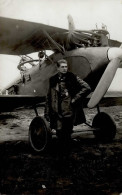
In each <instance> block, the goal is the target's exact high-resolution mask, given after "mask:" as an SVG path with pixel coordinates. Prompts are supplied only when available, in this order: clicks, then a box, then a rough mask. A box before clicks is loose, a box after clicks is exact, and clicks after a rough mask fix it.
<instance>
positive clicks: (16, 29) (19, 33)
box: [0, 17, 68, 55]
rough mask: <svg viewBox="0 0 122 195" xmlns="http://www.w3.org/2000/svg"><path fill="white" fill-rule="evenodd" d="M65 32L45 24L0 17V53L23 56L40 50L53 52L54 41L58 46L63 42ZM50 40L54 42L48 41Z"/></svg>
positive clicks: (55, 45) (55, 47)
mask: <svg viewBox="0 0 122 195" xmlns="http://www.w3.org/2000/svg"><path fill="white" fill-rule="evenodd" d="M67 32H68V30H65V29H61V28H57V27H53V26H49V25H45V24H40V23H34V22H29V21H24V20H17V19H10V18H4V17H0V53H1V54H10V55H25V54H29V53H32V52H37V51H40V50H55V49H57V44H55V41H56V42H57V41H58V44H60V43H62V41H63V42H65V40H66V37H67ZM59 35H60V36H59ZM51 38H52V39H53V40H54V42H52V41H50V39H51Z"/></svg>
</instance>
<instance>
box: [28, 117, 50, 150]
mask: <svg viewBox="0 0 122 195" xmlns="http://www.w3.org/2000/svg"><path fill="white" fill-rule="evenodd" d="M50 138H51V131H50V128H49V124H48V123H47V121H46V120H45V119H44V118H43V117H40V116H37V117H35V118H34V119H33V120H32V122H31V124H30V127H29V141H30V144H31V147H32V148H33V149H34V150H35V151H36V152H41V151H43V150H44V149H45V148H46V146H47V143H48V141H49V139H50Z"/></svg>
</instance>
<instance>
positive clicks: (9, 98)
mask: <svg viewBox="0 0 122 195" xmlns="http://www.w3.org/2000/svg"><path fill="white" fill-rule="evenodd" d="M44 101H45V97H40V96H34V95H0V112H10V111H12V110H14V109H15V108H19V107H23V106H32V107H33V106H35V105H36V104H38V103H41V102H44Z"/></svg>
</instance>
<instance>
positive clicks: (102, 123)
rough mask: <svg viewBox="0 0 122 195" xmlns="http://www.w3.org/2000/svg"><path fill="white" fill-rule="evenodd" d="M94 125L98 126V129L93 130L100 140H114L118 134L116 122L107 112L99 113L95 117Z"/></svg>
mask: <svg viewBox="0 0 122 195" xmlns="http://www.w3.org/2000/svg"><path fill="white" fill-rule="evenodd" d="M92 126H93V127H95V128H98V129H97V130H96V131H93V134H94V135H95V137H96V138H97V139H98V140H101V141H112V140H113V138H114V137H115V135H116V124H115V122H114V121H113V119H112V118H111V116H110V115H108V114H107V113H104V112H100V113H98V114H97V115H96V116H95V117H94V119H93V123H92Z"/></svg>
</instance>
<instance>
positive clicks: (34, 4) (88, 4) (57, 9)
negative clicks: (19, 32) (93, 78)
mask: <svg viewBox="0 0 122 195" xmlns="http://www.w3.org/2000/svg"><path fill="white" fill-rule="evenodd" d="M69 14H70V15H72V17H73V20H74V23H75V28H76V29H80V30H84V29H85V30H90V29H94V28H96V24H97V26H98V28H101V26H102V23H103V24H105V25H106V26H107V29H108V31H109V32H110V38H111V39H114V40H118V41H120V42H122V23H121V19H122V0H102V1H101V0H75V1H74V0H0V16H2V17H10V18H15V19H21V20H26V21H32V22H38V23H43V24H47V25H51V26H57V27H60V28H65V29H67V28H68V21H67V16H68V15H69ZM35 56H37V54H35ZM19 60H20V58H19V57H17V56H11V55H0V89H2V88H4V87H5V86H6V85H8V84H9V83H10V82H11V81H12V80H14V79H15V78H16V77H17V76H18V75H19V71H18V69H17V65H18V62H19ZM121 75H122V70H119V71H117V74H116V76H115V79H114V82H112V85H111V87H110V89H111V90H121V91H122V86H121V85H120V82H121V83H122V79H121Z"/></svg>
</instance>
